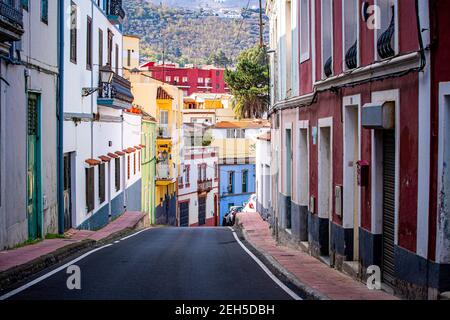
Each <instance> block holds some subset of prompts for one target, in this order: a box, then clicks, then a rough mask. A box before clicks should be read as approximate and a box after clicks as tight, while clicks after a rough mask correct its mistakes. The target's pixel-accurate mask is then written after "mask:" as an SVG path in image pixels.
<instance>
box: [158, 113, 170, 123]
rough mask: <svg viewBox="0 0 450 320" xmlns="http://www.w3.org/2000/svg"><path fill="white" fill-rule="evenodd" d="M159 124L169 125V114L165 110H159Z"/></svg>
mask: <svg viewBox="0 0 450 320" xmlns="http://www.w3.org/2000/svg"><path fill="white" fill-rule="evenodd" d="M159 123H160V124H162V125H167V124H169V112H168V111H166V110H161V112H160V119H159Z"/></svg>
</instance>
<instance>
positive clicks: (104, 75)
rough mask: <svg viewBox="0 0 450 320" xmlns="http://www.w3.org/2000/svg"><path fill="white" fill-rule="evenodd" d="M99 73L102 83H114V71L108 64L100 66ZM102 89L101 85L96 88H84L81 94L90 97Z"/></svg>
mask: <svg viewBox="0 0 450 320" xmlns="http://www.w3.org/2000/svg"><path fill="white" fill-rule="evenodd" d="M99 73H100V83H101V84H104V83H106V84H111V83H112V80H113V77H114V72H113V71H112V70H111V68H110V67H109V66H108V65H106V66H103V67H100V69H99ZM100 89H101V85H100V86H99V87H96V88H83V89H82V91H81V95H82V96H83V97H88V96H90V95H91V94H93V93H94V92H96V91H98V90H100Z"/></svg>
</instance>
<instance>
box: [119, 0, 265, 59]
mask: <svg viewBox="0 0 450 320" xmlns="http://www.w3.org/2000/svg"><path fill="white" fill-rule="evenodd" d="M249 3H251V2H249ZM244 5H246V4H244ZM124 7H125V11H126V12H127V18H126V21H125V23H124V32H125V34H132V35H136V36H139V37H141V56H142V60H159V61H161V60H162V59H163V48H164V49H165V56H164V58H165V59H166V61H172V62H176V63H179V64H181V65H185V64H189V63H193V64H209V63H211V64H216V65H218V66H222V67H226V66H230V65H233V64H234V63H235V61H233V57H237V56H238V55H239V53H240V52H241V51H243V50H246V49H248V48H251V47H253V46H254V45H255V44H256V43H258V42H259V10H258V9H257V8H252V7H250V6H249V7H245V8H235V9H224V8H206V9H205V8H198V7H193V8H191V9H186V8H181V7H169V6H167V5H162V6H161V5H155V4H153V3H152V2H149V1H147V0H129V1H125V2H124ZM264 19H265V20H266V18H264ZM266 22H267V21H266ZM265 38H266V40H267V38H268V33H267V32H265Z"/></svg>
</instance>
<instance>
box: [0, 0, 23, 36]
mask: <svg viewBox="0 0 450 320" xmlns="http://www.w3.org/2000/svg"><path fill="white" fill-rule="evenodd" d="M23 32H24V30H23V14H22V8H21V2H20V1H19V0H13V1H8V2H4V1H0V42H5V41H19V40H20V38H21V36H22V34H23Z"/></svg>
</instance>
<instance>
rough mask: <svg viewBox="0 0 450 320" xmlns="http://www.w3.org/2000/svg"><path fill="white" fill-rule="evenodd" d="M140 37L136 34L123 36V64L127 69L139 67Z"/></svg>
mask: <svg viewBox="0 0 450 320" xmlns="http://www.w3.org/2000/svg"><path fill="white" fill-rule="evenodd" d="M139 47H140V39H139V38H138V37H135V36H124V37H123V55H122V56H123V66H124V68H126V69H130V70H131V69H134V68H139V64H140V63H139ZM128 50H130V51H131V59H130V65H128Z"/></svg>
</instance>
